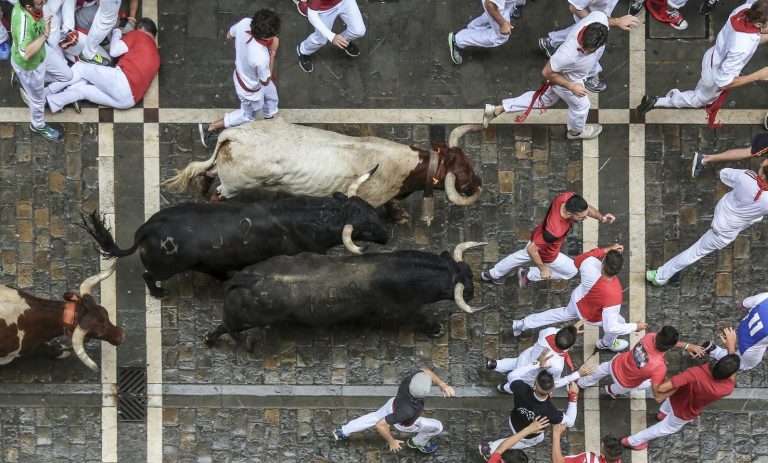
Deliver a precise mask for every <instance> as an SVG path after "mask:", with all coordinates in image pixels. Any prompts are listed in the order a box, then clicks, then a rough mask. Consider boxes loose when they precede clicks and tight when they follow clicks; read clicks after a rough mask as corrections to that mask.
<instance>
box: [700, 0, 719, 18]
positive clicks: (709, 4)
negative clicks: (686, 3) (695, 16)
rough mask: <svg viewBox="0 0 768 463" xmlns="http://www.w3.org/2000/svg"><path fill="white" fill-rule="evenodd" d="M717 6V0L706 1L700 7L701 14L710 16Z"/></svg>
mask: <svg viewBox="0 0 768 463" xmlns="http://www.w3.org/2000/svg"><path fill="white" fill-rule="evenodd" d="M715 5H717V0H704V1H703V2H701V6H700V7H699V14H703V15H705V16H706V15H708V14H709V13H711V12H712V10H714V9H715Z"/></svg>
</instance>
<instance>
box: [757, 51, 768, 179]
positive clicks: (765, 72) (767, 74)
mask: <svg viewBox="0 0 768 463" xmlns="http://www.w3.org/2000/svg"><path fill="white" fill-rule="evenodd" d="M755 77H757V78H758V79H759V80H768V66H766V67H764V68H762V69H760V70H759V71H755ZM760 166H761V167H762V166H763V165H762V164H760Z"/></svg>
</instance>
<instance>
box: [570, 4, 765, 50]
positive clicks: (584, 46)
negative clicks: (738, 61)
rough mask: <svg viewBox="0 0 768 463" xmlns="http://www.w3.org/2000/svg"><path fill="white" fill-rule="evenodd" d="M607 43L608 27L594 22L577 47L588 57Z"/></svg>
mask: <svg viewBox="0 0 768 463" xmlns="http://www.w3.org/2000/svg"><path fill="white" fill-rule="evenodd" d="M766 1H768V0H766ZM607 41H608V26H606V25H605V24H602V23H597V22H595V23H592V24H590V25H589V26H587V27H586V29H585V30H584V34H583V35H582V36H581V42H580V43H579V45H581V51H582V52H583V53H584V54H585V55H590V54H592V53H594V52H596V51H597V49H598V48H600V47H602V46H603V45H605V42H607Z"/></svg>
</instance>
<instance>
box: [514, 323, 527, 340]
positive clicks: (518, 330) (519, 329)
mask: <svg viewBox="0 0 768 463" xmlns="http://www.w3.org/2000/svg"><path fill="white" fill-rule="evenodd" d="M524 327H525V322H523V321H522V320H512V335H513V336H514V337H518V336H520V335H521V334H523V328H524Z"/></svg>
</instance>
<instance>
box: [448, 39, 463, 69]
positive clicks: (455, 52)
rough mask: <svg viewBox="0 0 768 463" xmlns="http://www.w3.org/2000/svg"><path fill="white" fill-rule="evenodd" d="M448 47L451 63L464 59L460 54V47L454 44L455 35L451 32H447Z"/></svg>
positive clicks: (457, 62)
mask: <svg viewBox="0 0 768 463" xmlns="http://www.w3.org/2000/svg"><path fill="white" fill-rule="evenodd" d="M448 49H449V50H450V53H451V61H453V64H461V63H462V61H464V58H463V57H462V56H461V48H459V46H458V45H456V37H455V36H454V34H453V32H451V33H450V34H448Z"/></svg>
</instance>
